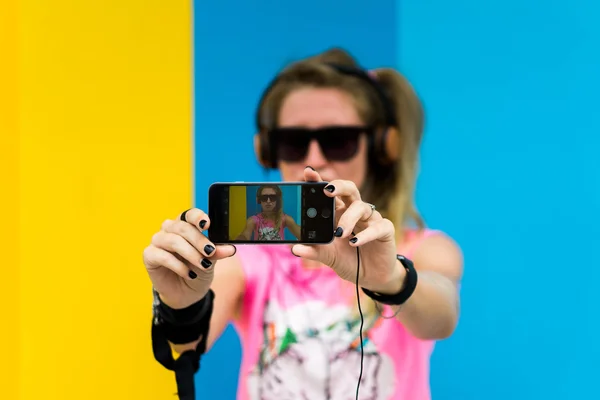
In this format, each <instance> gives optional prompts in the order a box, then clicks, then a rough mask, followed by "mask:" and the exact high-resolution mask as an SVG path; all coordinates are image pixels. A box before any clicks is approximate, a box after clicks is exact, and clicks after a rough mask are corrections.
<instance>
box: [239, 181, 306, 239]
mask: <svg viewBox="0 0 600 400" xmlns="http://www.w3.org/2000/svg"><path fill="white" fill-rule="evenodd" d="M301 195H302V192H301V188H300V187H299V186H287V185H282V186H278V185H261V186H258V185H256V186H232V187H230V188H229V239H230V240H244V241H245V240H250V241H260V242H267V241H282V240H300V238H301V226H300V224H301V221H302V219H301V212H302V207H301V206H302V199H301Z"/></svg>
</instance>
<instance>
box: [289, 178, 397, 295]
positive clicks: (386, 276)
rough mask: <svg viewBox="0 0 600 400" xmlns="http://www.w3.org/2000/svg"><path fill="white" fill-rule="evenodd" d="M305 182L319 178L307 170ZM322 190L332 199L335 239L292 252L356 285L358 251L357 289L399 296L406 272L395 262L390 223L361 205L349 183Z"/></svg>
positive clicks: (299, 247) (338, 183)
mask: <svg viewBox="0 0 600 400" xmlns="http://www.w3.org/2000/svg"><path fill="white" fill-rule="evenodd" d="M304 178H305V180H307V181H317V182H318V181H321V177H320V176H319V174H318V173H317V172H315V171H313V170H312V169H310V168H306V170H305V171H304ZM324 190H325V194H326V195H327V196H329V197H335V203H336V207H335V214H336V224H337V225H336V226H337V229H336V237H335V238H334V240H333V242H332V243H329V244H327V245H300V244H298V245H294V246H293V247H292V252H293V253H294V254H295V255H296V256H299V257H303V258H306V259H310V260H315V261H319V262H321V263H323V264H325V265H328V266H330V267H331V268H333V270H334V271H335V272H336V273H337V274H338V275H339V276H340V277H341V278H342V279H344V280H347V281H349V282H352V283H356V274H357V264H358V263H357V251H356V250H357V249H356V248H357V247H358V248H359V249H360V271H359V277H358V284H359V286H361V287H364V288H366V289H369V290H371V291H374V292H378V293H387V294H393V293H397V292H399V291H400V290H401V289H402V287H403V281H404V274H405V272H404V271H405V270H404V268H403V267H402V266H401V264H400V262H399V261H398V260H397V259H396V254H397V247H396V237H395V228H394V225H393V224H392V222H391V221H390V220H389V219H385V218H383V217H382V216H381V214H380V213H379V212H378V211H377V210H376V209H374V208H373V207H371V205H370V204H368V203H365V202H364V201H362V199H361V196H360V192H359V191H358V188H357V187H356V185H355V184H354V183H353V182H351V181H345V180H334V181H332V182H329V185H328V186H326V187H325V189H324ZM352 232H354V234H352Z"/></svg>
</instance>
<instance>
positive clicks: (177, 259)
mask: <svg viewBox="0 0 600 400" xmlns="http://www.w3.org/2000/svg"><path fill="white" fill-rule="evenodd" d="M209 226H210V219H209V218H208V215H206V213H205V212H203V211H202V210H199V209H197V208H192V209H190V210H188V211H186V212H184V213H182V214H180V215H179V216H178V218H177V219H176V220H166V221H165V222H163V224H162V227H161V230H160V231H159V232H157V233H156V234H155V235H154V236H153V237H152V243H151V244H150V245H149V246H148V247H146V248H145V249H144V264H145V265H146V270H147V272H148V275H149V276H150V280H151V281H152V284H153V285H154V288H155V289H156V291H158V293H159V294H160V296H161V299H162V300H163V301H164V302H165V303H166V304H167V305H168V306H170V307H172V308H185V307H187V306H189V305H192V304H194V303H195V302H197V301H199V300H200V299H202V298H203V297H204V296H205V295H206V293H208V290H209V289H210V285H211V283H212V280H213V274H214V268H215V264H216V262H217V260H220V259H223V258H226V257H231V256H233V255H234V254H235V247H234V246H231V245H223V246H215V245H214V244H213V243H210V242H209V240H208V238H207V237H206V236H205V235H204V234H203V233H202V231H204V230H206V229H208V227H209Z"/></svg>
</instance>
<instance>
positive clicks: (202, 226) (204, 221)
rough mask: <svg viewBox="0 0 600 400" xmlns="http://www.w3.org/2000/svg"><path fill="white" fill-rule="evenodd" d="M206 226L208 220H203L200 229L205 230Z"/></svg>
mask: <svg viewBox="0 0 600 400" xmlns="http://www.w3.org/2000/svg"><path fill="white" fill-rule="evenodd" d="M205 225H206V220H205V219H203V220H202V221H200V229H204V226H205Z"/></svg>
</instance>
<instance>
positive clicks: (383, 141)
mask: <svg viewBox="0 0 600 400" xmlns="http://www.w3.org/2000/svg"><path fill="white" fill-rule="evenodd" d="M375 135H376V137H375V154H376V156H377V160H378V161H379V163H380V164H381V165H391V164H394V163H395V162H396V161H398V158H400V133H399V132H398V128H396V127H394V126H388V127H387V128H384V129H380V130H378V131H377V132H376V133H375Z"/></svg>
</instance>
